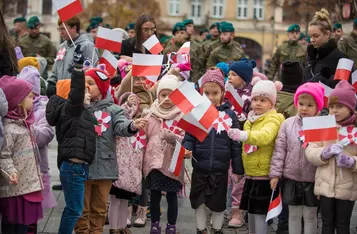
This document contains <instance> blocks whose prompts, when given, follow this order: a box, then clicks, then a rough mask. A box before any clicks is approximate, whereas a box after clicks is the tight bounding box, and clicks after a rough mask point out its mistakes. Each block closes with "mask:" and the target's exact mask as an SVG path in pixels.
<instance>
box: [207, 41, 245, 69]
mask: <svg viewBox="0 0 357 234" xmlns="http://www.w3.org/2000/svg"><path fill="white" fill-rule="evenodd" d="M243 57H245V53H244V51H243V50H242V49H241V46H240V44H239V43H238V42H236V41H231V42H230V43H228V44H222V43H220V45H219V46H218V47H217V48H215V49H214V50H213V51H212V52H211V53H210V56H209V58H208V61H207V64H206V68H210V67H215V66H216V64H217V63H219V62H229V61H239V60H240V59H241V58H243Z"/></svg>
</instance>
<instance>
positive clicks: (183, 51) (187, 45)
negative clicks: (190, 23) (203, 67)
mask: <svg viewBox="0 0 357 234" xmlns="http://www.w3.org/2000/svg"><path fill="white" fill-rule="evenodd" d="M190 46H191V42H189V41H188V42H185V43H184V44H183V45H182V46H181V48H180V49H179V50H178V51H177V53H178V54H189V53H190Z"/></svg>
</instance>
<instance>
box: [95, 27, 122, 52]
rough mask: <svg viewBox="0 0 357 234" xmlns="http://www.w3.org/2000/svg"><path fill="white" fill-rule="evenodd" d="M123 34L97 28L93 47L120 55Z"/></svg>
mask: <svg viewBox="0 0 357 234" xmlns="http://www.w3.org/2000/svg"><path fill="white" fill-rule="evenodd" d="M122 41H123V33H122V32H120V31H115V30H111V29H109V28H104V27H98V33H97V37H96V39H95V47H97V48H99V49H105V50H109V51H113V52H118V53H120V51H121V44H122Z"/></svg>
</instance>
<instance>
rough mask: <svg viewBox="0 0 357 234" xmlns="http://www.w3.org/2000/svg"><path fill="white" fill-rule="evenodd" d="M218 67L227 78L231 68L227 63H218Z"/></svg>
mask: <svg viewBox="0 0 357 234" xmlns="http://www.w3.org/2000/svg"><path fill="white" fill-rule="evenodd" d="M216 67H217V68H219V69H221V71H222V72H223V74H224V77H226V76H227V75H228V72H229V66H228V64H227V63H225V62H220V63H217V64H216Z"/></svg>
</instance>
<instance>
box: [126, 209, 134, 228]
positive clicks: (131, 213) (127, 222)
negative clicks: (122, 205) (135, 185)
mask: <svg viewBox="0 0 357 234" xmlns="http://www.w3.org/2000/svg"><path fill="white" fill-rule="evenodd" d="M132 216H133V207H132V206H129V207H128V218H127V219H126V226H127V227H128V228H130V227H131V218H132Z"/></svg>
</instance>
